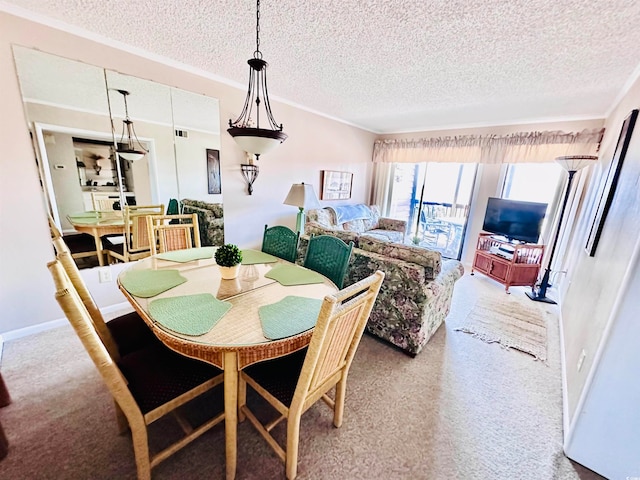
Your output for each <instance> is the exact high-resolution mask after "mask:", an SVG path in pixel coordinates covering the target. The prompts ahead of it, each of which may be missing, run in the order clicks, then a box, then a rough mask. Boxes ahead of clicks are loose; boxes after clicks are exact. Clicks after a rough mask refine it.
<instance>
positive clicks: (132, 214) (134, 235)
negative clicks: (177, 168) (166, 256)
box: [102, 204, 164, 263]
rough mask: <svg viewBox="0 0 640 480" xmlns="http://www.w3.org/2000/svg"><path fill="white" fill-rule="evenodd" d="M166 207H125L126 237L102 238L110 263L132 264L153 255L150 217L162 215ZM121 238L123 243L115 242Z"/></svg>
mask: <svg viewBox="0 0 640 480" xmlns="http://www.w3.org/2000/svg"><path fill="white" fill-rule="evenodd" d="M163 213H164V205H163V204H160V205H140V206H137V205H135V206H130V205H126V206H125V207H124V237H122V236H118V237H114V236H105V237H103V238H102V244H103V246H104V250H105V251H106V252H107V257H108V259H109V263H111V260H112V259H113V260H120V261H122V262H130V261H133V260H139V259H141V258H145V257H148V256H149V255H151V245H150V242H149V228H148V226H147V217H148V216H149V215H162V214H163ZM115 238H119V239H120V240H121V241H119V242H115V241H114V239H115Z"/></svg>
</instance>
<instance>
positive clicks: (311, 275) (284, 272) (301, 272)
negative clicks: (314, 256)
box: [264, 264, 324, 286]
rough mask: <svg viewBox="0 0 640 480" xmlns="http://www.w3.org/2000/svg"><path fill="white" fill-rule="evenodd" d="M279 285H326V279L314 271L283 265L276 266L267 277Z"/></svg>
mask: <svg viewBox="0 0 640 480" xmlns="http://www.w3.org/2000/svg"><path fill="white" fill-rule="evenodd" d="M264 276H265V277H267V278H272V279H274V280H276V281H277V282H278V283H280V284H282V285H285V286H289V285H307V284H309V283H324V277H323V276H322V275H320V274H319V273H317V272H314V271H313V270H309V269H307V268H304V267H299V266H298V265H289V264H281V265H276V266H275V267H273V268H272V269H271V270H269V271H268V272H267V273H266V274H265V275H264Z"/></svg>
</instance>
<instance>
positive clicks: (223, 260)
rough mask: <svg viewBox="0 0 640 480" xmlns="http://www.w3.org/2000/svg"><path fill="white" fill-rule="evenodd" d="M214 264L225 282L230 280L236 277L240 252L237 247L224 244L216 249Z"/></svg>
mask: <svg viewBox="0 0 640 480" xmlns="http://www.w3.org/2000/svg"><path fill="white" fill-rule="evenodd" d="M214 258H215V259H216V263H217V264H218V266H219V267H220V275H221V276H222V278H223V279H225V280H232V279H234V278H236V277H237V276H238V272H239V271H240V262H242V252H241V251H240V249H239V248H238V246H237V245H234V244H233V243H226V244H224V245H222V246H221V247H218V248H217V249H216V253H215V254H214Z"/></svg>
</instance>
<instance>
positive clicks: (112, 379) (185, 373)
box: [47, 260, 224, 480]
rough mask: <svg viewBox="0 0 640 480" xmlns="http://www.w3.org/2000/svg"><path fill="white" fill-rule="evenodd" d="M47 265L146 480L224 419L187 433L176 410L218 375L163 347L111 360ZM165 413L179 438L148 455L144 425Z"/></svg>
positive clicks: (59, 275) (71, 293) (63, 278)
mask: <svg viewBox="0 0 640 480" xmlns="http://www.w3.org/2000/svg"><path fill="white" fill-rule="evenodd" d="M47 266H48V268H49V271H50V272H51V275H52V277H53V279H54V283H55V286H56V294H55V296H56V300H57V301H58V303H59V304H60V307H62V310H63V311H64V313H65V315H66V317H67V319H68V320H69V322H70V323H71V325H72V326H73V329H74V330H75V332H76V334H77V335H78V338H79V339H80V341H81V342H82V345H83V346H84V348H85V350H86V351H87V353H88V354H89V357H90V358H91V360H92V361H93V363H94V364H95V366H96V368H97V369H98V371H99V372H100V376H101V377H102V380H103V381H104V382H105V384H106V386H107V388H108V389H109V392H110V393H111V395H112V396H113V398H114V399H115V401H116V403H117V405H118V407H119V408H120V409H121V411H122V412H123V414H124V416H125V417H126V420H127V422H128V424H129V428H130V429H131V436H132V440H133V450H134V455H135V460H136V468H137V473H138V479H140V480H143V479H144V480H149V479H150V478H151V468H153V467H155V466H156V465H158V464H159V463H160V462H161V461H163V460H165V459H166V458H168V457H169V456H170V455H172V454H173V453H175V452H176V451H178V450H179V449H181V448H182V447H184V446H186V445H187V444H189V443H190V442H191V441H193V440H195V439H196V438H198V437H199V436H200V435H202V434H203V433H204V432H206V431H207V430H209V429H210V428H212V427H213V426H215V425H217V424H218V423H220V422H221V421H222V420H223V419H224V413H219V414H217V415H215V416H214V417H213V418H210V419H208V420H206V421H205V422H204V423H202V424H201V425H200V426H198V427H196V428H193V427H192V426H191V425H190V424H189V423H188V422H187V420H186V419H185V418H184V417H183V416H182V415H180V412H179V411H178V408H179V407H181V406H182V405H184V404H186V403H187V402H189V401H191V400H193V399H194V398H196V397H199V396H200V395H202V394H204V393H205V392H208V391H209V390H211V389H213V388H214V387H216V386H217V385H220V384H221V383H222V381H223V375H222V371H221V370H219V369H218V368H216V367H214V366H213V365H209V364H206V363H204V362H200V361H198V360H193V359H191V358H187V357H184V356H182V355H180V354H178V353H175V352H173V351H171V350H169V349H168V348H159V347H153V346H152V347H149V348H145V349H142V350H138V351H135V352H133V353H130V354H128V355H125V356H122V357H121V358H120V359H119V360H116V359H114V358H113V357H112V356H111V355H110V354H109V351H108V350H107V348H106V347H105V345H104V343H103V342H102V339H101V337H100V336H99V335H98V333H97V331H96V329H95V327H94V325H93V323H92V322H91V317H90V315H89V312H88V311H87V309H86V308H85V306H84V305H83V303H82V301H81V299H80V297H79V296H78V295H77V293H76V291H75V290H74V288H73V285H72V284H71V282H70V280H69V278H68V277H67V275H66V273H65V270H64V268H63V267H62V265H61V264H60V262H59V261H58V260H55V261H53V262H50V263H49V264H48V265H47ZM169 413H171V414H172V415H173V416H175V417H177V420H178V424H179V425H180V427H182V430H183V431H184V433H185V436H183V437H181V438H180V439H179V440H178V441H176V442H174V443H172V444H171V445H169V446H168V447H166V448H164V449H163V450H162V451H160V452H158V453H155V454H152V453H151V452H150V447H149V439H148V431H147V426H148V425H150V424H151V423H153V422H155V421H156V420H158V419H159V418H162V417H164V416H165V415H167V414H169ZM74 454H76V455H78V454H79V452H74ZM87 461H90V455H89V454H88V455H87Z"/></svg>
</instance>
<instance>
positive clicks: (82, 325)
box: [47, 260, 142, 422]
mask: <svg viewBox="0 0 640 480" xmlns="http://www.w3.org/2000/svg"><path fill="white" fill-rule="evenodd" d="M47 267H48V268H49V271H50V272H51V276H52V277H53V281H54V283H55V286H56V300H57V301H58V303H59V304H60V307H61V308H62V310H63V311H64V314H65V315H66V317H67V319H68V320H69V323H71V326H72V327H73V329H74V330H75V332H76V334H77V335H78V337H79V338H80V341H81V342H82V345H83V346H84V348H85V350H86V351H87V353H88V354H89V356H90V357H91V360H93V363H94V364H95V366H96V368H97V369H98V372H100V375H101V376H102V379H103V380H104V382H105V383H106V385H107V387H108V388H109V391H110V392H111V395H113V397H114V399H115V400H116V402H118V405H119V406H120V408H122V410H123V412H124V413H125V415H126V416H127V418H128V419H129V421H130V422H131V420H132V415H135V416H137V417H138V418H140V419H141V418H142V413H141V411H140V408H139V407H138V404H137V403H136V401H135V399H134V398H133V396H132V395H131V392H130V390H129V388H128V387H127V383H126V381H125V379H124V376H123V375H122V372H121V371H120V369H119V368H118V367H117V365H116V363H115V362H116V361H117V359H116V358H114V357H113V356H112V355H110V352H109V350H108V349H107V347H106V345H104V343H103V342H102V337H101V336H100V335H99V334H98V332H97V331H96V329H95V324H94V323H93V322H92V318H91V315H90V314H89V312H88V311H87V309H86V308H85V305H84V304H83V302H82V300H81V299H80V297H79V296H78V294H77V293H76V291H75V289H74V288H73V285H72V283H71V281H70V279H69V277H68V276H67V274H66V272H65V269H64V267H63V266H62V264H61V262H60V261H59V260H55V261H53V262H50V263H48V264H47Z"/></svg>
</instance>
